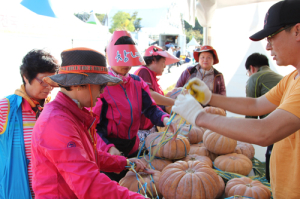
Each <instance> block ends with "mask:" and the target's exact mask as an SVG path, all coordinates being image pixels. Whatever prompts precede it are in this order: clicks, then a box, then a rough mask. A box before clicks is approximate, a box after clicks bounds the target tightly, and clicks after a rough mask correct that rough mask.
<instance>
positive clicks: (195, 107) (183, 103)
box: [172, 94, 203, 126]
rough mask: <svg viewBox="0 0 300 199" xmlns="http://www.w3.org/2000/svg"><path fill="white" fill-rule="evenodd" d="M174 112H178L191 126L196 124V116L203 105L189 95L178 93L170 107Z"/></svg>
mask: <svg viewBox="0 0 300 199" xmlns="http://www.w3.org/2000/svg"><path fill="white" fill-rule="evenodd" d="M172 110H173V111H174V112H175V113H178V114H179V115H181V117H183V118H184V119H185V120H186V121H188V122H189V123H190V124H192V125H193V126H196V124H195V123H196V118H197V116H198V114H199V113H200V112H201V111H203V107H202V106H201V105H200V104H199V103H198V102H197V101H196V100H195V98H194V97H193V96H191V95H189V94H188V95H179V96H178V97H177V100H176V101H175V104H174V106H173V108H172Z"/></svg>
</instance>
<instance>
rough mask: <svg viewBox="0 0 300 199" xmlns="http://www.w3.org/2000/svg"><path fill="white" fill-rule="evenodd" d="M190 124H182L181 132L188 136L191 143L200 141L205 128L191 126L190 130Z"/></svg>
mask: <svg viewBox="0 0 300 199" xmlns="http://www.w3.org/2000/svg"><path fill="white" fill-rule="evenodd" d="M189 130H190V125H184V126H183V127H182V128H181V133H183V135H184V136H186V137H188V139H189V141H190V143H191V144H196V143H198V142H201V141H202V139H203V134H204V131H205V129H204V128H201V127H200V128H199V127H195V126H192V128H191V130H190V132H189Z"/></svg>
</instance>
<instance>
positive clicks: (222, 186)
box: [217, 175, 225, 198]
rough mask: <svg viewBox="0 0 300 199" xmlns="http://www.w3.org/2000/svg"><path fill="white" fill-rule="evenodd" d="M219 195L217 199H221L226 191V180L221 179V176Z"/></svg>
mask: <svg viewBox="0 0 300 199" xmlns="http://www.w3.org/2000/svg"><path fill="white" fill-rule="evenodd" d="M218 177H219V193H218V195H217V198H220V197H221V196H223V193H224V190H225V183H224V180H223V179H222V178H221V176H219V175H218Z"/></svg>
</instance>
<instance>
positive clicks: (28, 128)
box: [0, 99, 36, 197]
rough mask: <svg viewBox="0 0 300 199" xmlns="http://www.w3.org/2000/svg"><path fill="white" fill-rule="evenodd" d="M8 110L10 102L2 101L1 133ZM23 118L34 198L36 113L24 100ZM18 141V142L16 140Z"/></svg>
mask: <svg viewBox="0 0 300 199" xmlns="http://www.w3.org/2000/svg"><path fill="white" fill-rule="evenodd" d="M7 110H8V102H7V100H6V99H2V100H0V131H1V132H2V131H3V126H4V124H5V122H6V117H7ZM22 117H23V135H24V145H25V152H26V157H27V158H28V159H29V160H30V162H29V164H28V168H27V169H28V178H29V186H30V191H31V195H32V196H33V197H34V192H33V190H32V169H31V135H32V130H33V127H34V124H35V122H36V119H35V113H34V112H33V110H32V109H31V107H30V105H29V103H28V102H27V101H25V103H24V99H23V103H22ZM15 141H16V140H15Z"/></svg>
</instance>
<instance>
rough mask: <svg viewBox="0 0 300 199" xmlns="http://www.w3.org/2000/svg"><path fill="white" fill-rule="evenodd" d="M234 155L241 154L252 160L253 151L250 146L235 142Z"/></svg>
mask: <svg viewBox="0 0 300 199" xmlns="http://www.w3.org/2000/svg"><path fill="white" fill-rule="evenodd" d="M234 153H237V154H243V155H245V156H247V157H248V158H249V159H250V160H251V159H252V158H254V155H255V149H254V147H253V145H252V144H249V143H246V142H240V141H237V145H236V147H235V150H234Z"/></svg>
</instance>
